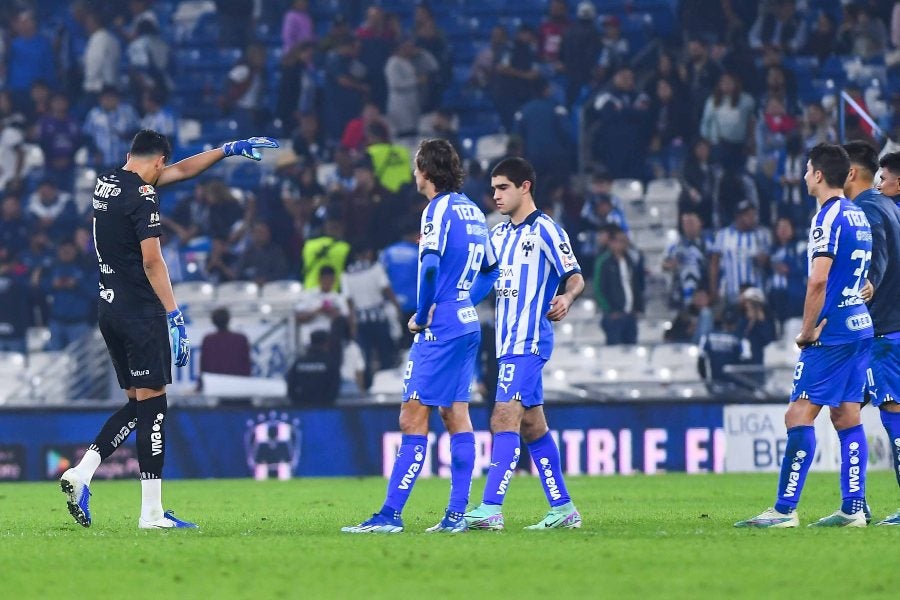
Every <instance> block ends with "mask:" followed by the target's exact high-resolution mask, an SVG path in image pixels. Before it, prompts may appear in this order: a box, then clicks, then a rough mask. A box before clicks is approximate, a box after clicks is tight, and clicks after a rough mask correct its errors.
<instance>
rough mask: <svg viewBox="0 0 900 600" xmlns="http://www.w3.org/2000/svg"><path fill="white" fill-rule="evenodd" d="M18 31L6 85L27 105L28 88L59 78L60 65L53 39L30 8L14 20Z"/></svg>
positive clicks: (10, 42) (9, 57) (11, 45)
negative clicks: (47, 35)
mask: <svg viewBox="0 0 900 600" xmlns="http://www.w3.org/2000/svg"><path fill="white" fill-rule="evenodd" d="M13 31H14V32H15V35H14V36H13V38H12V39H11V40H10V41H9V51H8V52H7V72H6V88H7V89H8V90H10V91H11V92H12V93H13V95H14V97H15V99H16V103H17V104H18V105H19V106H21V107H22V108H23V109H24V108H25V107H26V106H27V104H28V102H27V100H28V91H29V90H30V89H31V86H32V85H33V84H34V83H35V82H36V81H46V82H52V81H56V66H55V64H54V61H53V48H52V46H51V45H50V40H48V39H47V38H46V37H44V35H43V34H41V33H39V32H38V28H37V20H36V19H35V16H34V13H33V12H32V11H30V10H23V11H22V12H20V13H19V15H18V16H17V17H16V19H15V21H14V22H13Z"/></svg>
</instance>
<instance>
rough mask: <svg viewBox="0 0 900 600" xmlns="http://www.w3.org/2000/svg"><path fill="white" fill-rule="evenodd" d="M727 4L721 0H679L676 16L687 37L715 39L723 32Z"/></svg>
mask: <svg viewBox="0 0 900 600" xmlns="http://www.w3.org/2000/svg"><path fill="white" fill-rule="evenodd" d="M727 5H728V3H726V2H722V0H681V1H680V2H678V18H679V22H680V24H681V29H682V31H683V32H684V34H685V35H686V36H687V39H698V38H703V39H715V38H717V37H719V36H721V35H722V34H724V33H725V27H726V21H727V19H726V13H725V7H726V6H727Z"/></svg>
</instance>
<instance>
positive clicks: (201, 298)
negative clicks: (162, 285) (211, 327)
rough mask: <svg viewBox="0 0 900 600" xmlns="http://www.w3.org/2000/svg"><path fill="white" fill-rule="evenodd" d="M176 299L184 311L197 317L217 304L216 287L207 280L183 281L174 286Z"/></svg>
mask: <svg viewBox="0 0 900 600" xmlns="http://www.w3.org/2000/svg"><path fill="white" fill-rule="evenodd" d="M172 288H173V291H174V292H175V299H176V300H177V302H178V305H179V306H180V307H181V310H182V311H186V312H187V313H188V314H190V315H191V316H194V317H196V316H197V313H198V312H200V313H202V312H205V311H208V310H209V309H210V308H212V306H213V305H214V304H215V301H216V289H215V288H214V287H213V285H212V284H211V283H207V282H205V281H182V282H180V283H176V284H175V285H173V286H172Z"/></svg>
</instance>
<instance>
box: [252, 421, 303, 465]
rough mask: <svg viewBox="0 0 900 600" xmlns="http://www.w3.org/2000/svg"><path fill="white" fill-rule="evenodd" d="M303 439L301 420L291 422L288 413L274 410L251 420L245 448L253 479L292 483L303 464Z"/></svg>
mask: <svg viewBox="0 0 900 600" xmlns="http://www.w3.org/2000/svg"><path fill="white" fill-rule="evenodd" d="M301 438H302V432H301V431H300V419H291V418H289V416H288V414H287V413H284V412H282V413H279V412H278V411H274V410H272V411H269V413H268V414H266V413H260V414H258V415H257V416H256V419H255V420H254V419H248V420H247V431H246V433H245V434H244V447H245V449H246V451H247V466H248V467H250V472H251V473H253V477H254V478H255V479H258V480H263V479H268V478H269V477H271V476H273V475H274V476H275V477H277V478H278V479H281V480H285V479H290V478H291V475H292V474H293V472H294V470H295V469H296V468H297V465H298V464H299V463H300V440H301Z"/></svg>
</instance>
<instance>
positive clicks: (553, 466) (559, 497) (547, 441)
mask: <svg viewBox="0 0 900 600" xmlns="http://www.w3.org/2000/svg"><path fill="white" fill-rule="evenodd" d="M528 451H529V452H530V453H531V460H533V461H534V464H535V466H537V468H538V477H540V478H541V485H543V486H544V494H545V495H546V496H547V502H549V503H550V506H553V507H556V506H562V505H563V504H568V503H569V502H571V501H572V499H571V498H569V491H568V490H567V489H566V482H565V481H563V474H562V464H561V462H560V460H559V448H557V447H556V442H555V441H554V440H553V436H552V435H550V432H549V431H548V432H547V433H545V434H544V435H543V436H542V437H540V438H538V439H536V440H535V441H533V442H531V443H530V444H528Z"/></svg>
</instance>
